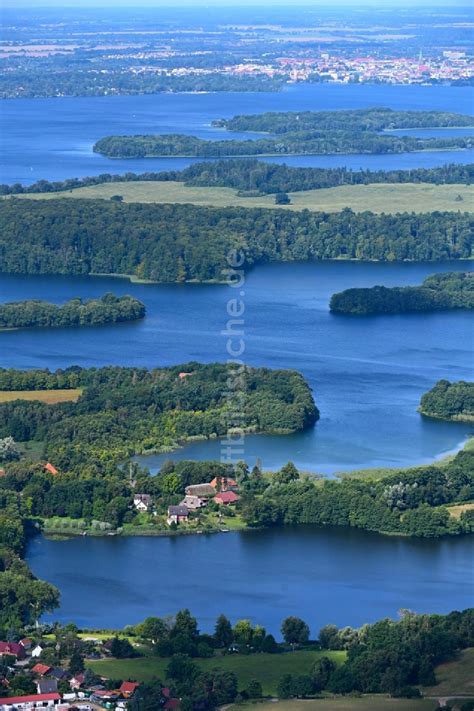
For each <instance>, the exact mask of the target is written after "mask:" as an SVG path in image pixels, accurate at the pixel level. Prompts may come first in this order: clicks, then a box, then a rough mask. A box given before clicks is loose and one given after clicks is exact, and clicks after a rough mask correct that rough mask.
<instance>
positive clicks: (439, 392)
mask: <svg viewBox="0 0 474 711" xmlns="http://www.w3.org/2000/svg"><path fill="white" fill-rule="evenodd" d="M420 412H422V413H423V414H424V415H428V416H430V417H439V418H441V419H443V420H465V421H466V422H472V421H474V383H470V382H466V381H464V380H460V381H459V382H457V383H450V382H449V380H439V381H438V382H437V383H436V385H435V386H434V387H433V388H432V389H431V390H429V391H428V392H427V393H425V394H424V395H423V397H422V398H421V402H420Z"/></svg>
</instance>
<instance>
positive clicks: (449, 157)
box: [0, 84, 474, 633]
mask: <svg viewBox="0 0 474 711" xmlns="http://www.w3.org/2000/svg"><path fill="white" fill-rule="evenodd" d="M370 106H389V107H392V108H406V109H432V110H450V111H458V112H464V113H472V110H473V106H472V92H471V90H470V88H468V87H466V88H451V87H409V86H406V87H392V86H390V87H389V86H383V85H381V86H367V85H366V86H362V87H358V86H341V85H331V84H323V85H315V86H307V85H300V86H296V87H292V88H291V89H288V90H286V91H284V92H281V93H277V94H226V95H225V97H224V96H223V95H222V94H207V95H169V94H168V95H156V96H139V97H103V98H88V97H85V98H73V99H36V100H17V101H6V102H2V128H3V139H4V144H3V145H4V151H3V163H2V165H1V166H0V169H1V181H2V182H8V183H12V182H16V181H19V182H23V183H28V182H33V181H35V180H38V179H41V178H46V179H49V180H62V179H64V178H68V177H74V176H84V175H93V174H99V173H102V172H114V173H119V172H124V171H127V170H132V171H137V172H140V171H146V170H163V169H172V168H173V169H179V168H183V167H185V166H186V165H189V164H190V163H191V162H192V161H191V160H186V159H182V160H181V159H167V160H162V159H153V160H141V161H135V160H132V161H110V160H108V159H105V158H103V157H101V156H98V155H95V154H93V153H92V145H93V143H94V142H95V141H96V140H97V139H98V138H100V137H101V136H104V135H107V134H110V133H120V134H132V133H149V132H175V131H179V132H182V133H192V134H196V135H198V136H202V137H205V138H222V137H223V134H222V131H218V130H216V129H213V128H212V127H211V121H212V120H213V119H214V118H216V117H221V116H223V117H228V116H232V115H234V114H238V113H254V112H260V111H270V110H273V111H276V110H304V109H312V110H318V109H344V108H367V107H370ZM442 135H446V134H445V133H443V134H442ZM473 159H474V151H466V152H462V151H457V152H430V153H418V154H416V153H410V154H404V155H397V156H302V157H293V158H291V157H290V158H284V159H280V160H281V162H286V163H288V164H291V165H319V166H336V165H347V166H349V167H352V168H354V169H359V168H361V167H364V168H372V169H380V168H384V169H388V168H410V167H417V166H436V165H442V164H444V163H446V162H449V161H453V162H458V163H465V162H468V161H471V162H472V161H473ZM271 160H275V159H273V158H272V159H271ZM465 268H466V264H459V263H457V264H454V263H446V264H444V263H443V264H359V263H342V262H339V263H330V262H326V263H314V264H286V265H272V266H266V267H260V268H258V269H256V270H255V271H253V272H252V273H251V274H249V275H248V279H247V283H246V285H245V305H246V313H245V343H246V353H245V357H246V362H248V363H249V364H252V365H267V366H271V367H283V368H297V369H298V370H300V371H301V372H302V373H303V374H304V375H305V377H306V378H307V380H308V382H309V383H310V385H311V387H312V388H313V390H314V393H315V398H316V401H317V404H318V406H319V408H320V410H321V415H322V417H321V420H320V422H319V423H318V424H317V425H316V427H314V428H312V429H311V430H308V431H307V432H303V433H299V434H296V435H292V436H289V437H265V436H254V437H248V438H247V440H246V445H245V453H244V456H245V458H246V459H247V460H248V461H249V462H250V463H251V464H252V463H253V461H254V460H255V458H256V457H259V458H261V460H262V462H263V465H264V466H266V467H277V466H279V465H281V464H282V463H283V462H285V461H286V460H288V459H289V458H291V459H293V461H295V462H296V464H297V465H299V466H300V467H302V468H304V469H307V470H312V471H320V472H325V473H332V472H334V471H337V470H340V469H349V468H357V467H366V466H379V465H390V466H398V465H405V464H413V463H417V462H425V461H430V460H432V459H433V458H434V457H437V456H441V455H442V454H443V453H446V452H448V451H451V450H453V449H455V448H456V447H457V446H459V444H460V443H461V442H462V441H464V440H465V438H466V437H467V435H468V434H469V432H470V431H471V430H472V426H470V425H466V424H461V423H457V424H453V423H446V422H437V421H434V420H428V419H425V418H423V417H421V416H420V415H418V414H417V412H416V407H417V405H418V403H419V399H420V396H421V394H422V393H423V392H424V391H426V390H427V389H428V388H430V387H431V386H432V385H433V384H434V383H435V382H436V381H437V380H438V379H439V378H441V377H444V378H449V379H461V378H465V379H472V375H473V372H472V352H473V346H474V343H473V335H472V334H473V332H472V321H471V319H470V316H469V314H467V313H462V312H458V313H455V312H451V313H437V314H423V315H408V316H407V315H405V316H392V317H383V316H380V317H369V318H360V319H359V318H350V317H343V316H338V317H336V316H331V315H330V314H329V312H328V300H329V298H330V295H331V294H332V293H333V292H334V291H339V290H341V289H345V288H348V287H351V286H373V285H374V284H385V285H387V286H390V285H398V284H417V283H420V281H421V280H422V279H423V278H424V277H425V276H427V275H428V274H431V273H433V272H434V271H448V270H462V269H465ZM107 290H109V291H112V290H113V291H114V292H116V293H117V294H124V293H132V294H134V295H135V296H137V297H138V298H140V299H142V300H143V301H144V302H145V303H146V305H147V309H148V316H147V318H146V319H145V320H144V321H143V322H141V323H134V324H123V325H120V326H113V327H102V328H95V329H93V328H91V329H80V330H74V329H57V330H51V331H40V330H38V331H33V330H31V331H17V332H9V333H0V366H1V367H11V366H13V367H17V368H33V367H36V368H38V367H49V368H57V367H66V366H68V365H71V364H78V365H81V366H102V365H106V364H123V365H139V366H149V367H151V366H157V365H168V364H175V363H179V362H186V361H189V360H191V359H195V360H200V361H203V362H210V361H217V360H219V361H223V360H225V358H226V350H225V339H224V338H223V336H222V335H221V331H222V330H223V329H224V328H225V324H226V320H227V316H226V303H227V301H228V299H229V296H230V295H229V288H228V287H224V286H205V285H199V286H198V285H184V286H144V285H132V284H130V283H128V282H126V281H124V280H117V279H99V278H63V277H54V278H52V277H51V276H45V277H26V276H5V275H0V301H11V300H15V299H26V298H42V299H48V300H50V301H54V302H57V303H61V302H63V301H65V300H66V299H68V298H71V297H73V296H82V297H92V296H98V295H100V294H102V293H104V292H105V291H107ZM232 295H233V294H232ZM169 456H170V455H166V458H169ZM219 456H220V449H219V443H218V442H201V443H197V444H193V445H190V446H188V447H186V448H184V449H182V450H180V451H179V452H176V453H173V457H174V458H177V457H194V458H214V457H219ZM162 459H163V458H161V459H160V458H159V457H155V458H148V459H147V460H146V463H147V464H148V465H149V466H151V468H152V469H156V467H157V466H159V464H160V461H161V460H162ZM473 553H474V550H473V539H472V537H471V538H465V537H464V538H456V539H452V540H442V541H422V540H408V539H399V538H391V537H390V538H389V537H383V536H378V535H376V534H370V533H367V532H362V531H353V530H338V529H325V530H321V529H317V528H313V527H302V528H299V529H280V530H277V531H259V532H243V533H229V534H222V535H218V536H194V537H179V538H128V539H126V538H124V539H114V538H102V539H90V538H86V539H84V538H81V539H74V540H71V541H67V542H61V541H49V540H46V539H44V538H42V537H38V538H36V539H35V540H33V541H32V543H31V545H30V546H29V550H28V562H29V563H30V565H31V566H32V569H33V571H34V572H35V573H36V574H38V575H39V576H41V577H43V578H45V579H47V580H50V581H51V582H53V583H55V584H56V585H58V587H59V588H60V590H61V593H62V604H61V608H60V609H59V611H58V612H57V613H56V614H55V615H54V617H55V618H56V619H60V620H62V621H69V620H74V621H75V622H77V623H78V624H79V625H90V626H100V627H103V626H123V625H124V624H127V623H135V622H137V621H139V620H141V619H143V618H144V617H146V616H148V615H153V614H156V615H165V614H169V613H174V612H176V610H177V609H179V608H182V607H189V608H190V609H192V610H193V611H194V612H195V613H196V614H197V615H198V617H199V620H200V623H201V626H202V628H203V629H205V630H210V629H211V628H212V626H213V623H214V620H215V618H216V617H217V615H218V614H220V613H221V612H223V611H224V612H226V614H228V615H229V616H230V617H231V618H232V619H233V620H235V619H237V618H242V617H250V618H252V620H254V621H256V622H259V623H262V624H265V625H266V626H267V627H268V629H269V630H270V631H272V632H274V633H278V630H279V625H280V622H281V619H282V618H283V617H285V616H287V615H288V614H294V613H295V612H297V614H299V615H301V616H302V617H304V618H306V619H307V620H308V622H310V623H311V627H312V630H313V631H316V630H317V629H318V628H319V627H321V626H322V625H323V624H326V623H328V622H334V623H336V624H339V625H345V624H351V625H359V624H362V623H364V622H367V621H373V620H376V619H379V618H380V617H383V616H384V615H390V616H392V617H393V616H395V615H396V613H397V610H398V609H399V608H402V607H409V608H412V609H414V610H417V611H419V612H423V611H429V612H440V613H442V612H448V611H449V610H452V609H454V608H458V609H461V608H464V607H467V606H468V605H470V604H472V594H471V593H472V582H473V580H472V556H473Z"/></svg>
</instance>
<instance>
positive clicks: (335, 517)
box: [242, 450, 474, 538]
mask: <svg viewBox="0 0 474 711" xmlns="http://www.w3.org/2000/svg"><path fill="white" fill-rule="evenodd" d="M473 498H474V452H473V451H468V450H463V451H462V452H459V453H458V454H457V455H456V457H455V458H454V459H453V460H452V461H451V462H450V463H449V464H447V465H446V466H443V467H437V466H429V467H423V468H420V469H414V470H410V471H408V472H407V471H405V472H404V471H400V472H394V473H393V474H392V475H390V476H389V477H386V478H384V479H381V480H379V481H364V480H356V479H351V478H350V477H347V478H344V479H343V480H342V481H340V482H339V481H324V482H322V483H321V484H320V485H318V486H315V485H314V483H313V482H311V481H308V482H304V481H299V480H298V479H294V480H290V481H288V482H287V483H285V482H284V481H283V482H279V481H278V483H277V485H273V486H272V487H271V488H269V489H266V491H265V496H264V497H252V498H251V499H249V500H247V501H246V500H244V501H243V502H242V516H243V518H244V520H245V521H246V522H247V523H248V525H249V526H255V527H262V526H263V527H269V526H281V525H296V524H317V525H331V526H353V527H355V528H363V529H366V530H369V531H378V532H381V533H392V534H403V535H409V536H420V537H423V538H433V537H439V536H444V535H449V534H451V535H452V534H454V535H456V534H461V533H469V532H474V511H472V510H470V511H469V510H468V511H465V512H464V513H463V514H462V515H461V518H460V519H459V520H458V519H455V518H454V517H452V516H451V515H450V513H449V511H448V510H447V508H446V506H447V505H449V504H452V503H455V502H465V501H471V500H472V499H473Z"/></svg>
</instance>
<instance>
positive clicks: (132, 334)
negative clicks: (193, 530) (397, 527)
mask: <svg viewBox="0 0 474 711" xmlns="http://www.w3.org/2000/svg"><path fill="white" fill-rule="evenodd" d="M468 268H470V263H469V262H463V263H459V262H442V263H436V264H433V263H418V264H412V263H392V264H389V263H385V264H383V263H362V262H341V261H335V262H315V263H291V264H274V265H266V266H259V267H256V268H255V269H254V270H253V271H251V272H250V273H249V274H248V275H247V281H246V284H245V285H244V288H243V291H244V292H245V294H244V297H243V300H244V303H245V314H244V320H245V324H244V332H245V333H244V339H245V349H246V350H245V353H244V356H243V357H244V360H245V362H246V363H248V364H249V365H255V366H268V367H272V368H295V369H297V370H299V371H300V372H302V373H303V375H304V376H305V378H306V379H307V381H308V382H309V384H310V386H311V387H312V389H313V392H314V396H315V399H316V402H317V405H318V407H319V408H320V410H321V420H320V421H319V422H318V423H317V424H316V426H315V427H314V428H311V429H309V430H306V431H304V432H299V433H296V434H293V435H290V436H271V435H269V436H265V435H256V436H250V437H246V439H245V446H244V450H243V451H242V457H240V458H242V459H247V460H248V461H249V463H250V464H253V463H254V462H255V461H256V459H257V458H259V459H261V461H262V463H263V466H264V467H268V468H276V467H278V466H281V465H282V464H284V463H285V462H286V461H288V460H289V459H291V460H293V461H294V462H295V464H296V465H297V466H299V467H301V468H302V469H304V470H306V471H313V472H321V473H325V474H331V473H334V472H336V471H340V470H343V469H354V468H361V467H375V466H405V465H411V464H419V463H424V462H429V461H431V460H432V459H434V458H437V457H440V456H443V455H444V454H446V453H447V452H450V451H452V450H453V449H456V448H457V447H459V446H460V445H461V443H462V442H463V441H465V439H466V438H467V436H468V435H469V433H471V432H472V431H473V427H472V424H468V423H460V422H457V423H453V422H443V421H439V420H432V419H429V418H425V417H422V416H421V415H419V414H418V413H417V411H416V409H417V406H418V404H419V401H420V397H421V395H422V394H423V393H424V392H425V391H426V390H429V389H430V388H431V387H432V386H433V385H434V384H435V382H436V381H437V380H439V379H440V378H447V379H448V380H461V379H472V375H473V368H472V352H473V348H474V334H473V330H472V315H471V314H470V313H469V312H466V311H457V312H455V311H451V312H438V313H425V314H404V315H395V316H371V317H361V318H359V317H351V316H340V315H332V314H330V313H329V310H328V303H329V299H330V296H331V294H332V293H333V292H335V291H341V290H342V289H346V288H349V287H357V286H374V285H375V284H385V285H386V286H392V285H405V284H419V283H420V282H421V281H422V280H423V279H424V278H425V277H426V276H427V275H429V274H432V273H433V272H436V271H439V272H440V271H451V270H454V271H459V270H465V269H468ZM106 291H113V292H115V293H117V294H127V293H129V294H133V295H134V296H136V297H137V298H139V299H141V300H142V301H143V302H144V303H145V304H146V307H147V311H148V315H147V317H146V319H145V320H143V321H141V322H135V323H128V324H119V325H115V326H102V327H95V328H82V329H73V328H65V329H36V330H22V331H21V330H20V331H8V332H3V333H0V366H1V367H5V368H8V367H12V366H13V367H17V368H48V367H49V368H52V369H55V368H59V367H61V368H64V367H67V366H69V365H73V364H75V365H80V366H83V367H88V366H95V367H100V366H104V365H112V364H120V365H134V366H141V367H156V366H163V365H172V364H176V363H186V362H188V361H191V360H196V361H201V362H213V361H221V362H223V361H225V360H226V359H227V358H228V354H227V351H226V341H227V337H225V336H223V335H222V331H223V330H225V328H226V323H227V320H228V318H229V317H228V315H227V311H226V305H227V302H228V300H229V299H230V298H234V296H235V293H234V292H235V290H234V289H231V288H230V287H228V286H225V285H220V286H219V285H196V284H187V285H143V284H131V283H130V282H128V281H127V280H124V279H115V278H99V277H95V278H94V277H74V278H71V277H60V276H55V277H51V276H19V275H1V276H0V301H15V300H18V299H40V298H43V299H47V300H49V301H53V302H55V303H61V302H64V301H66V300H67V299H69V298H72V297H75V296H81V297H83V298H89V297H94V296H99V295H100V294H103V293H105V292H106ZM220 456H221V444H220V441H219V440H208V441H202V442H194V443H192V444H189V445H188V446H186V447H184V448H183V449H181V450H178V451H176V452H173V453H172V454H171V455H170V454H164V455H160V456H151V457H146V458H139V460H140V461H141V462H142V463H143V464H145V465H146V466H148V467H150V468H151V470H152V471H156V469H157V468H158V467H159V466H160V464H161V463H162V462H163V461H164V460H165V459H169V458H175V459H176V458H191V459H216V458H217V459H220Z"/></svg>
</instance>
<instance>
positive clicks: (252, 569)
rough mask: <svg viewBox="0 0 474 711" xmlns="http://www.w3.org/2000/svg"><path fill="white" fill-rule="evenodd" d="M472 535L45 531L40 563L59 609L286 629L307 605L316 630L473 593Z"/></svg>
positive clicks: (37, 546)
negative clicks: (184, 615) (187, 615)
mask: <svg viewBox="0 0 474 711" xmlns="http://www.w3.org/2000/svg"><path fill="white" fill-rule="evenodd" d="M473 554H474V537H472V536H471V537H463V538H456V539H451V540H441V541H424V540H409V539H401V538H394V537H387V536H379V535H376V534H371V533H368V532H364V531H356V530H351V529H347V530H346V529H318V528H315V527H311V526H307V527H299V528H296V529H291V528H286V529H279V530H268V531H255V532H252V531H250V532H243V533H226V534H217V535H211V536H204V535H202V536H183V537H179V538H143V537H142V538H117V539H115V538H114V539H110V538H108V539H105V538H96V539H89V538H86V539H85V538H77V539H74V540H70V541H50V540H47V539H45V538H42V537H38V538H36V539H35V540H34V541H33V542H32V543H31V545H30V547H29V552H28V557H27V560H28V563H29V564H30V565H31V567H32V569H33V571H34V572H35V573H36V574H37V575H39V576H40V577H42V578H45V579H47V580H49V581H51V582H52V583H54V584H55V585H57V586H58V587H59V589H60V590H61V594H62V604H61V607H60V609H59V611H58V612H56V613H55V614H54V619H59V620H61V621H63V622H67V621H70V620H74V621H75V622H76V623H77V624H78V625H84V626H90V627H94V626H96V627H107V626H110V627H122V626H123V625H125V624H133V623H136V622H138V621H140V620H142V619H144V618H145V617H147V616H148V615H158V616H160V615H166V614H173V613H175V612H176V611H177V610H179V609H182V608H184V607H189V608H190V609H191V610H192V611H194V612H195V614H196V615H197V617H198V619H199V622H200V625H201V628H202V629H203V630H206V631H211V630H212V628H213V626H214V623H215V619H216V617H217V616H218V615H219V614H220V613H221V612H225V614H226V615H228V616H229V617H230V618H231V619H232V621H235V620H237V619H241V618H251V619H252V620H253V621H254V622H258V623H260V624H263V625H265V626H266V627H267V629H268V630H269V631H271V632H272V633H274V634H276V635H278V636H279V628H280V623H281V620H282V619H283V618H284V617H286V616H287V615H288V614H295V613H296V614H298V615H299V616H301V617H303V618H304V619H305V620H307V622H308V623H309V624H310V626H311V630H312V632H316V631H317V630H318V629H319V628H320V627H322V626H323V625H324V624H327V623H334V624H337V625H341V626H342V625H361V624H363V623H365V622H373V621H375V620H378V619H380V618H382V617H385V616H390V617H396V615H397V612H398V610H400V609H401V608H410V609H412V610H416V611H417V612H438V613H446V612H449V611H451V610H453V609H464V608H466V607H469V606H470V605H471V604H472V583H473V573H472V556H473Z"/></svg>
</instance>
